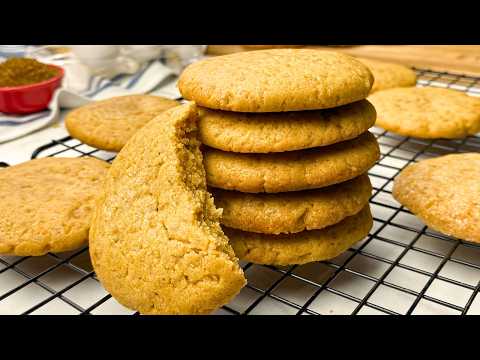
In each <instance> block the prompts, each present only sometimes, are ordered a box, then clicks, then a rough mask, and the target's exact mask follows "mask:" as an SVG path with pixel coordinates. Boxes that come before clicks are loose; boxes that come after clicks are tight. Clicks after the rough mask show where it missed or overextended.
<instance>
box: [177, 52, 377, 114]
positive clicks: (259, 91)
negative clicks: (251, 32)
mask: <svg viewBox="0 0 480 360" xmlns="http://www.w3.org/2000/svg"><path fill="white" fill-rule="evenodd" d="M372 85H373V76H372V74H371V72H370V70H368V68H367V67H366V66H365V65H363V64H362V63H361V62H360V61H358V60H356V59H354V58H353V57H351V56H348V55H345V54H340V53H336V52H330V51H321V50H314V49H273V50H258V51H248V52H242V53H236V54H231V55H225V56H218V57H214V58H209V59H206V60H203V61H199V62H196V63H194V64H192V65H190V66H188V67H187V68H186V69H185V70H184V72H183V73H182V75H181V76H180V80H179V82H178V88H179V90H180V92H181V94H182V96H183V97H184V98H186V99H188V100H193V101H195V102H197V104H199V105H201V106H203V107H207V108H209V109H217V110H226V111H237V112H284V111H302V110H319V109H328V108H334V107H338V106H341V105H346V104H350V103H353V102H356V101H359V100H362V99H365V98H366V97H367V96H368V94H369V92H370V89H371V87H372Z"/></svg>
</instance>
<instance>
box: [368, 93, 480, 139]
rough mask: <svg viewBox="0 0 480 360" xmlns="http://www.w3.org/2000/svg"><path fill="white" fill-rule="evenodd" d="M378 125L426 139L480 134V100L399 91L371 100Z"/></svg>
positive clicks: (380, 95) (377, 94)
mask: <svg viewBox="0 0 480 360" xmlns="http://www.w3.org/2000/svg"><path fill="white" fill-rule="evenodd" d="M369 100H370V101H371V102H372V104H373V105H374V106H375V109H376V110H377V125H378V126H381V127H382V128H384V129H385V130H388V131H391V132H394V133H397V134H400V135H404V136H412V137H418V138H425V139H437V138H446V139H457V138H464V137H466V136H468V135H474V134H476V133H477V132H479V131H480V99H478V98H475V97H473V96H469V95H467V94H465V93H462V92H459V91H455V90H450V89H440V88H432V87H428V88H414V87H412V88H397V89H390V90H384V91H379V92H377V93H375V94H373V95H372V96H370V97H369Z"/></svg>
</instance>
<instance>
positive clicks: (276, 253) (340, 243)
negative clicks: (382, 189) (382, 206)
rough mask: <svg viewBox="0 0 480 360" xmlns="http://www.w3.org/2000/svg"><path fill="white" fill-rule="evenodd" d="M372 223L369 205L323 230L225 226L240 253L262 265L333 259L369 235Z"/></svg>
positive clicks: (241, 257) (299, 263) (283, 264)
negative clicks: (271, 232)
mask: <svg viewBox="0 0 480 360" xmlns="http://www.w3.org/2000/svg"><path fill="white" fill-rule="evenodd" d="M372 226H373V219H372V214H371V213H370V207H369V206H366V207H364V208H363V210H362V211H360V212H359V213H358V214H357V215H354V216H350V217H348V218H346V219H345V220H343V221H342V222H340V223H338V224H336V225H332V226H329V227H327V228H325V229H322V230H312V231H303V232H301V233H298V234H289V235H287V234H283V235H266V234H256V233H251V232H245V231H240V230H234V229H229V228H226V227H225V228H224V231H225V234H226V235H227V236H228V238H229V239H230V244H232V246H233V249H234V250H235V253H236V254H237V256H238V257H239V258H240V259H241V260H244V261H248V262H251V263H255V264H261V265H274V266H286V265H302V264H306V263H309V262H314V261H324V260H329V259H333V258H335V257H337V256H339V255H341V254H342V253H344V252H345V251H347V250H348V249H349V248H350V247H351V246H352V245H354V244H355V243H357V242H358V241H360V240H362V239H363V238H364V237H365V236H367V235H368V232H369V231H370V230H371V228H372Z"/></svg>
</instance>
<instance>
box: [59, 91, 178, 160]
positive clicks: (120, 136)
mask: <svg viewBox="0 0 480 360" xmlns="http://www.w3.org/2000/svg"><path fill="white" fill-rule="evenodd" d="M178 105H179V103H178V102H176V101H174V100H170V99H167V98H163V97H160V96H153V95H128V96H120V97H115V98H111V99H107V100H102V101H97V102H94V103H91V104H88V105H85V106H82V107H80V108H78V109H75V110H73V111H71V112H69V113H68V114H67V116H66V117H65V126H66V128H67V130H68V132H69V133H70V136H72V137H73V138H75V139H78V140H80V141H81V142H83V143H85V144H87V145H90V146H93V147H95V148H97V149H102V150H107V151H120V150H121V149H122V148H123V147H124V146H125V144H126V143H127V141H128V139H130V138H131V137H132V135H133V134H135V132H137V131H138V130H139V129H140V128H142V127H143V126H144V125H145V124H146V123H148V122H149V121H150V120H152V119H153V118H154V117H155V116H157V115H158V114H160V113H161V112H163V111H165V110H167V109H170V108H172V107H175V106H178Z"/></svg>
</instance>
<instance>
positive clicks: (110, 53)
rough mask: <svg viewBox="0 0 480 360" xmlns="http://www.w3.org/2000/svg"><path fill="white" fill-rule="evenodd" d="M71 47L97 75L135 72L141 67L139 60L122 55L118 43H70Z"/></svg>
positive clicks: (81, 60)
mask: <svg viewBox="0 0 480 360" xmlns="http://www.w3.org/2000/svg"><path fill="white" fill-rule="evenodd" d="M70 48H71V49H72V52H73V53H74V54H75V56H76V57H77V58H78V60H80V62H82V63H83V64H85V65H86V66H88V67H89V68H90V70H91V71H92V73H93V74H95V75H103V76H115V75H117V74H121V73H126V74H133V73H135V72H136V71H138V69H139V67H140V64H139V62H137V61H135V60H134V59H132V58H131V57H128V56H124V55H122V54H121V47H120V46H118V45H70Z"/></svg>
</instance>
